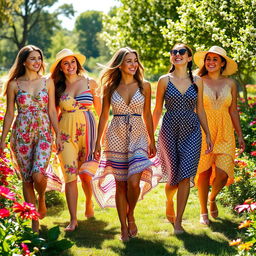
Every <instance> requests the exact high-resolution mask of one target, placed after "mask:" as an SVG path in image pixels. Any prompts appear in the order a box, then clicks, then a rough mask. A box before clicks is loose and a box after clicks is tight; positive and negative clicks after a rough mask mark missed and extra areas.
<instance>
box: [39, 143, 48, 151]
mask: <svg viewBox="0 0 256 256" xmlns="http://www.w3.org/2000/svg"><path fill="white" fill-rule="evenodd" d="M39 146H40V148H41V149H42V150H46V149H48V148H49V144H48V143H47V142H42V143H41V144H40V145H39Z"/></svg>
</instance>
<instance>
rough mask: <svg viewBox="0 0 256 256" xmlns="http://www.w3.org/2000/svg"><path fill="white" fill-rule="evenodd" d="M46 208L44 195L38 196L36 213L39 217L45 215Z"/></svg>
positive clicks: (41, 217)
mask: <svg viewBox="0 0 256 256" xmlns="http://www.w3.org/2000/svg"><path fill="white" fill-rule="evenodd" d="M46 212H47V208H46V204H45V196H38V213H39V219H43V218H44V217H45V216H46Z"/></svg>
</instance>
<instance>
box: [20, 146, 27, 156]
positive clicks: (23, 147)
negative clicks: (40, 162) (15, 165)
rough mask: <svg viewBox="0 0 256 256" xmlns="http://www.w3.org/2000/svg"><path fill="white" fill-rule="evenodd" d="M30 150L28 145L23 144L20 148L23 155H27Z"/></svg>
mask: <svg viewBox="0 0 256 256" xmlns="http://www.w3.org/2000/svg"><path fill="white" fill-rule="evenodd" d="M28 150H29V148H28V146H26V145H23V146H21V147H20V149H19V151H20V153H21V154H23V155H26V154H27V153H28Z"/></svg>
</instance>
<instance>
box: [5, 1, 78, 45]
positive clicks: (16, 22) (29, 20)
mask: <svg viewBox="0 0 256 256" xmlns="http://www.w3.org/2000/svg"><path fill="white" fill-rule="evenodd" d="M9 1H11V2H12V3H14V2H15V1H16V0H9ZM57 1H58V0H22V1H21V4H20V6H19V7H20V8H19V9H18V10H14V11H13V12H12V13H11V15H12V18H13V23H12V24H11V25H10V26H6V27H5V29H3V30H2V31H1V32H0V38H2V39H7V40H10V41H12V42H13V43H14V44H15V45H16V46H17V49H20V48H21V47H23V46H24V45H25V44H26V43H27V41H28V36H29V33H30V32H31V31H32V30H33V29H34V28H35V27H36V25H38V24H41V23H47V22H49V20H46V19H45V14H46V13H48V12H47V10H46V8H49V7H51V6H53V4H54V3H56V2H57ZM65 6H66V8H65ZM65 6H64V7H63V6H62V7H60V8H59V9H58V10H57V11H56V12H55V13H54V14H52V15H51V16H50V15H49V16H48V18H51V19H52V20H55V21H56V20H57V17H58V15H59V14H60V13H63V12H64V13H65V15H74V10H73V8H72V5H65Z"/></svg>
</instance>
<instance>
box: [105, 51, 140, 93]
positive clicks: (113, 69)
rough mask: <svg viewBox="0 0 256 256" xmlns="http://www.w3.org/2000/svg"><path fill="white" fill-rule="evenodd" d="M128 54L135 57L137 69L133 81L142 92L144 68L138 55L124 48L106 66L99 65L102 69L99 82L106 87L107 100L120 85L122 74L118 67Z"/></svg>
mask: <svg viewBox="0 0 256 256" xmlns="http://www.w3.org/2000/svg"><path fill="white" fill-rule="evenodd" d="M128 53H134V54H135V55H136V57H137V60H138V64H139V67H138V69H137V71H136V73H135V75H134V79H135V80H136V81H137V82H138V86H139V89H140V91H141V92H142V91H143V80H144V68H143V66H142V64H141V62H140V59H139V55H138V53H137V51H136V50H133V49H131V48H129V47H124V48H121V49H119V50H118V51H117V52H116V53H115V54H114V56H113V57H112V58H111V60H110V61H109V62H108V63H107V64H106V66H103V65H100V66H102V67H104V69H103V71H102V73H101V76H100V82H101V85H102V86H106V87H107V89H108V90H107V93H108V95H109V98H111V96H112V94H113V92H114V91H115V90H116V88H117V87H118V85H119V84H120V81H121V78H122V73H121V70H120V69H119V67H120V66H121V65H122V63H123V61H124V58H125V56H126V55H127V54H128Z"/></svg>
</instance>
